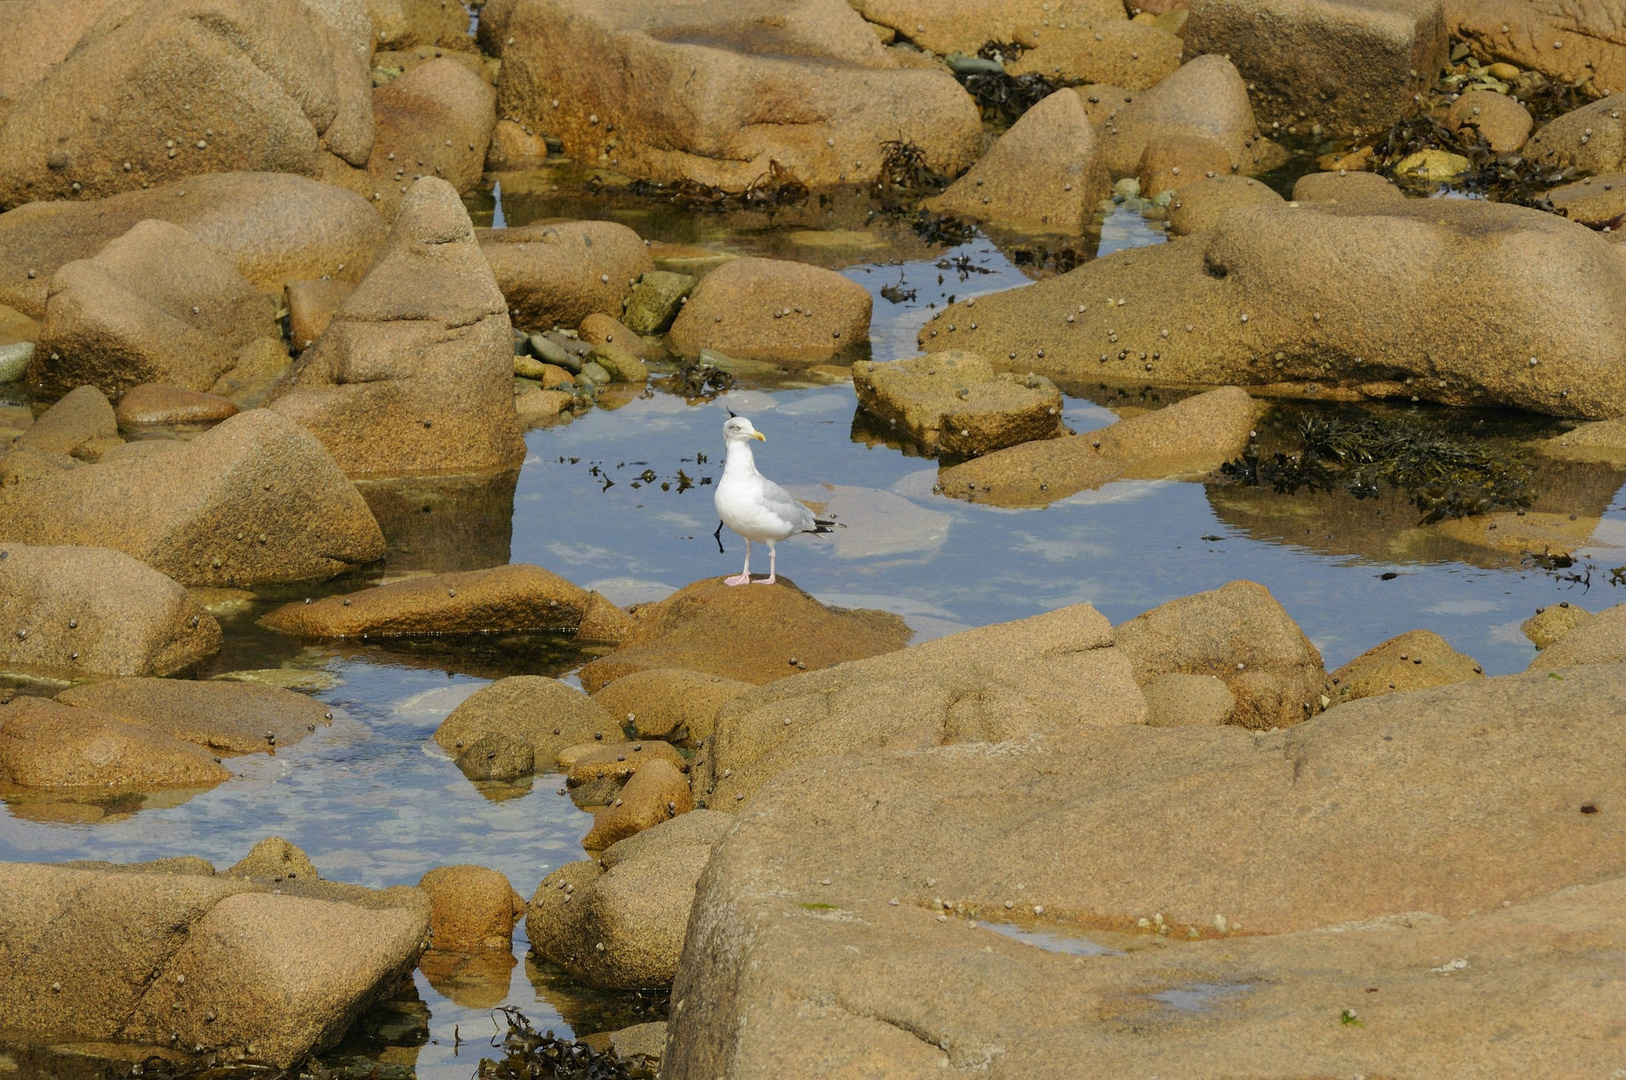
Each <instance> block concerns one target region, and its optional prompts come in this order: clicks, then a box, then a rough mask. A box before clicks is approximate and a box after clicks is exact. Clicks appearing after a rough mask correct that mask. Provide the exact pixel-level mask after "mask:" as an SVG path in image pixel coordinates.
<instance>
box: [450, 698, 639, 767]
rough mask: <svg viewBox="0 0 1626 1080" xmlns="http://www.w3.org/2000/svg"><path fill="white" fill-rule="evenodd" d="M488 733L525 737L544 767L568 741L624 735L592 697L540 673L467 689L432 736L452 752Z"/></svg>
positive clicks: (609, 739)
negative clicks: (465, 696) (472, 690)
mask: <svg viewBox="0 0 1626 1080" xmlns="http://www.w3.org/2000/svg"><path fill="white" fill-rule="evenodd" d="M490 734H496V735H503V736H507V737H509V738H513V739H520V740H524V741H525V742H527V743H529V744H530V746H531V747H532V749H533V751H534V753H535V755H536V763H537V765H538V766H539V767H541V768H544V769H546V768H548V767H549V766H551V765H552V764H553V761H554V759H555V758H556V757H557V756H558V753H559V751H560V750H563V749H564V748H565V747H567V746H574V745H577V744H579V743H583V742H587V743H591V742H594V741H598V742H613V743H620V742H624V741H626V736H625V735H624V734H622V731H621V724H620V722H619V721H617V720H616V719H615V718H613V717H611V716H610V714H609V713H607V712H605V711H604V709H603V708H601V707H600V706H598V705H596V704H594V703H593V700H592V699H591V698H589V697H588V696H587V695H585V694H583V693H582V692H581V691H580V690H576V689H574V688H573V687H570V686H566V685H565V684H564V683H562V682H559V681H558V680H556V679H549V678H545V677H543V676H540V675H513V676H510V677H508V678H506V679H499V680H497V681H496V682H494V683H492V684H491V685H490V686H487V687H485V688H483V689H481V690H480V691H478V692H476V693H475V694H473V695H471V696H470V697H469V698H468V700H466V701H464V702H463V703H462V704H461V705H459V706H458V707H457V708H455V709H453V710H452V712H451V714H450V715H449V716H447V717H446V719H445V721H444V722H443V723H442V724H441V725H440V727H439V728H437V729H436V730H435V742H437V743H438V744H440V747H441V749H442V750H445V751H446V752H447V753H448V754H451V755H452V756H453V757H456V756H457V754H458V753H459V751H461V750H463V749H464V747H466V746H468V745H471V744H473V743H474V742H475V741H476V740H477V739H480V738H482V737H483V736H486V735H490ZM459 743H462V744H463V746H459V745H458V744H459Z"/></svg>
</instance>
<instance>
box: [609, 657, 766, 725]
mask: <svg viewBox="0 0 1626 1080" xmlns="http://www.w3.org/2000/svg"><path fill="white" fill-rule="evenodd" d="M751 686H752V684H751V683H748V682H742V681H740V680H739V679H727V678H724V677H723V676H721V675H708V674H706V673H705V672H701V671H684V670H682V669H680V668H651V669H647V670H644V671H634V672H633V673H632V674H630V675H623V676H622V677H621V678H619V679H616V680H615V681H614V682H612V683H610V684H608V685H606V686H604V687H602V688H601V689H599V690H598V691H597V692H596V693H595V694H594V695H593V700H594V701H596V702H598V703H599V704H600V705H602V706H603V707H604V710H605V711H606V712H608V713H609V714H610V715H611V716H613V717H617V718H624V723H625V724H626V725H627V726H628V727H631V728H632V729H633V730H634V731H635V732H637V735H638V737H639V738H640V739H667V738H671V739H678V738H682V739H684V740H685V741H687V742H690V743H698V742H701V741H703V740H704V739H705V738H706V737H707V736H709V735H710V734H711V731H712V724H713V722H714V721H715V720H716V718H717V710H718V709H721V708H722V707H723V706H724V705H726V704H728V703H729V702H730V701H733V700H734V699H735V698H737V697H739V696H740V695H741V694H743V693H745V692H746V691H747V690H749V689H751Z"/></svg>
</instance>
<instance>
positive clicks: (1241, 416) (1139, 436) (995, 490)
mask: <svg viewBox="0 0 1626 1080" xmlns="http://www.w3.org/2000/svg"><path fill="white" fill-rule="evenodd" d="M1256 414H1257V411H1256V407H1255V405H1254V403H1253V399H1252V398H1250V397H1249V396H1248V394H1247V392H1246V391H1244V390H1241V389H1238V388H1237V387H1234V386H1231V387H1224V388H1221V389H1219V390H1210V391H1208V392H1207V393H1205V394H1197V395H1195V396H1193V397H1189V398H1186V399H1185V400H1183V401H1180V402H1176V403H1175V404H1173V405H1170V406H1168V407H1167V408H1163V409H1158V410H1156V411H1154V412H1150V413H1143V414H1141V415H1140V416H1133V417H1130V418H1129V419H1127V420H1120V421H1118V422H1117V423H1115V424H1111V425H1109V426H1107V427H1104V428H1098V429H1096V430H1095V431H1086V432H1084V433H1082V434H1079V435H1064V436H1062V437H1061V438H1059V439H1053V440H1050V441H1048V442H1033V443H1025V444H1023V445H1021V446H1013V447H1010V448H1009V449H1005V450H1000V451H998V452H996V453H991V454H987V455H985V456H983V457H980V458H977V459H976V460H974V461H967V462H964V463H962V464H959V465H954V466H951V467H949V468H945V469H943V470H941V471H940V472H939V473H938V478H937V485H938V488H939V490H941V491H942V493H943V494H945V495H948V496H950V497H952V498H958V499H966V500H968V501H973V502H983V503H992V504H993V505H995V506H1043V505H1045V504H1046V503H1050V502H1054V501H1055V500H1057V499H1062V498H1066V497H1067V496H1068V495H1071V494H1073V493H1075V492H1078V491H1083V490H1086V489H1089V488H1097V487H1100V486H1102V485H1103V484H1106V483H1108V482H1110V481H1112V480H1154V479H1161V478H1164V477H1169V476H1181V475H1185V476H1191V475H1201V474H1203V473H1207V472H1210V471H1212V470H1214V469H1216V468H1218V467H1219V466H1220V465H1221V464H1223V463H1224V462H1226V461H1228V460H1230V459H1231V458H1232V457H1234V456H1236V454H1237V453H1239V452H1240V451H1241V450H1242V448H1243V447H1245V446H1246V445H1247V444H1248V439H1249V436H1250V433H1251V432H1252V429H1253V424H1254V419H1255V416H1256Z"/></svg>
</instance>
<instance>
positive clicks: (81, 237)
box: [0, 172, 384, 319]
mask: <svg viewBox="0 0 1626 1080" xmlns="http://www.w3.org/2000/svg"><path fill="white" fill-rule="evenodd" d="M146 220H157V221H167V222H170V223H172V224H175V225H179V226H180V227H181V228H183V229H185V230H186V231H187V232H188V233H190V234H191V235H192V236H193V237H194V238H196V239H197V241H198V242H199V243H201V244H203V245H204V246H206V247H208V248H209V249H210V250H211V251H213V252H214V253H215V254H217V255H220V256H223V257H224V258H226V259H229V260H230V261H231V263H232V265H233V266H235V267H236V268H237V272H238V273H239V274H241V275H243V277H245V278H247V279H248V280H249V281H250V282H252V283H253V284H254V287H255V288H256V289H257V290H259V291H260V292H270V293H275V292H280V291H281V290H282V287H283V283H284V282H286V281H291V280H300V279H313V278H320V277H322V276H323V275H328V276H331V277H333V278H336V279H342V280H347V281H357V280H359V279H360V278H361V275H362V274H364V273H365V272H366V270H367V267H368V265H369V264H371V263H372V261H373V254H374V253H375V252H376V251H377V250H378V245H379V244H380V243H381V242H382V241H383V239H384V223H383V222H381V221H380V220H379V217H378V215H377V214H376V213H374V212H373V210H372V208H371V207H369V206H368V205H367V203H366V201H365V200H364V199H362V198H361V197H360V196H359V195H356V194H354V193H353V192H349V191H345V190H344V189H342V188H338V187H334V186H333V185H331V184H324V183H320V182H318V181H316V180H310V179H306V178H305V177H303V176H290V175H288V174H286V173H264V172H228V173H213V174H210V175H207V176H194V177H191V178H189V179H186V180H179V181H175V182H173V183H168V184H157V185H154V186H153V187H152V188H151V189H148V190H143V191H130V192H126V193H124V194H122V195H114V196H112V197H110V198H106V199H86V200H83V201H72V202H67V201H64V202H31V203H27V204H26V205H23V206H19V207H18V208H17V209H15V210H12V211H10V212H8V213H5V214H0V302H4V303H6V304H10V305H11V306H12V307H15V308H17V309H19V310H21V311H24V312H26V313H28V314H29V315H32V316H33V317H34V318H36V319H37V318H42V317H43V316H44V314H45V301H46V295H47V292H48V290H49V288H50V285H51V281H52V279H53V278H54V277H55V275H56V272H57V270H59V269H60V268H62V267H63V266H65V265H67V264H68V263H70V262H73V261H75V260H78V259H89V258H92V257H94V256H95V255H96V253H97V252H99V251H101V250H102V248H103V247H105V246H106V245H107V244H108V243H109V242H111V241H113V240H115V239H117V238H118V237H120V236H123V235H124V234H125V233H127V232H129V231H130V230H131V229H133V228H134V227H135V226H136V225H137V224H138V223H140V222H142V221H146ZM30 270H32V271H33V272H34V273H33V275H32V276H30V274H29V273H28V272H29V271H30Z"/></svg>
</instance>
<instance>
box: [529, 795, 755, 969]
mask: <svg viewBox="0 0 1626 1080" xmlns="http://www.w3.org/2000/svg"><path fill="white" fill-rule="evenodd" d="M731 822H732V818H730V817H729V816H728V815H726V814H718V813H713V812H709V811H705V810H697V811H695V812H693V813H689V814H684V815H682V816H681V817H678V818H675V819H673V820H671V821H669V822H666V823H665V824H662V825H656V826H654V827H653V828H650V829H647V830H645V831H643V832H641V833H639V834H638V835H636V836H634V837H631V838H630V839H627V840H623V841H621V842H620V843H619V844H615V845H612V846H611V847H610V848H608V849H607V850H606V851H605V852H604V854H603V856H602V857H601V859H600V861H599V862H586V861H583V862H573V863H566V864H565V865H564V866H562V867H560V868H559V869H558V870H555V871H554V872H553V873H551V874H549V875H548V876H547V877H545V878H543V879H542V883H541V884H540V885H538V886H537V887H536V894H535V895H534V896H532V897H531V904H530V912H529V914H527V915H526V917H525V935H526V937H528V938H530V940H531V947H532V948H533V949H535V950H536V952H537V954H538V955H540V956H543V957H546V958H547V959H548V960H551V961H552V962H554V963H555V964H558V965H559V966H560V967H562V968H564V969H565V970H566V971H568V972H570V974H571V975H572V976H574V977H575V978H577V979H580V980H581V981H583V982H585V983H587V984H588V985H590V986H599V987H607V988H630V987H646V986H665V985H668V984H670V983H671V981H672V976H673V974H674V972H675V971H676V970H677V964H678V954H679V953H680V952H681V951H682V948H683V932H684V930H685V928H687V926H688V924H689V908H690V907H691V906H692V904H693V903H694V895H695V883H696V882H697V881H698V880H699V879H700V872H701V871H702V870H703V869H705V866H706V860H707V859H708V858H710V856H711V848H712V845H713V844H715V843H716V842H717V839H718V838H719V837H720V836H721V835H722V833H723V832H724V831H725V830H726V829H727V828H728V826H729V824H730V823H731ZM601 867H602V869H601Z"/></svg>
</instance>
